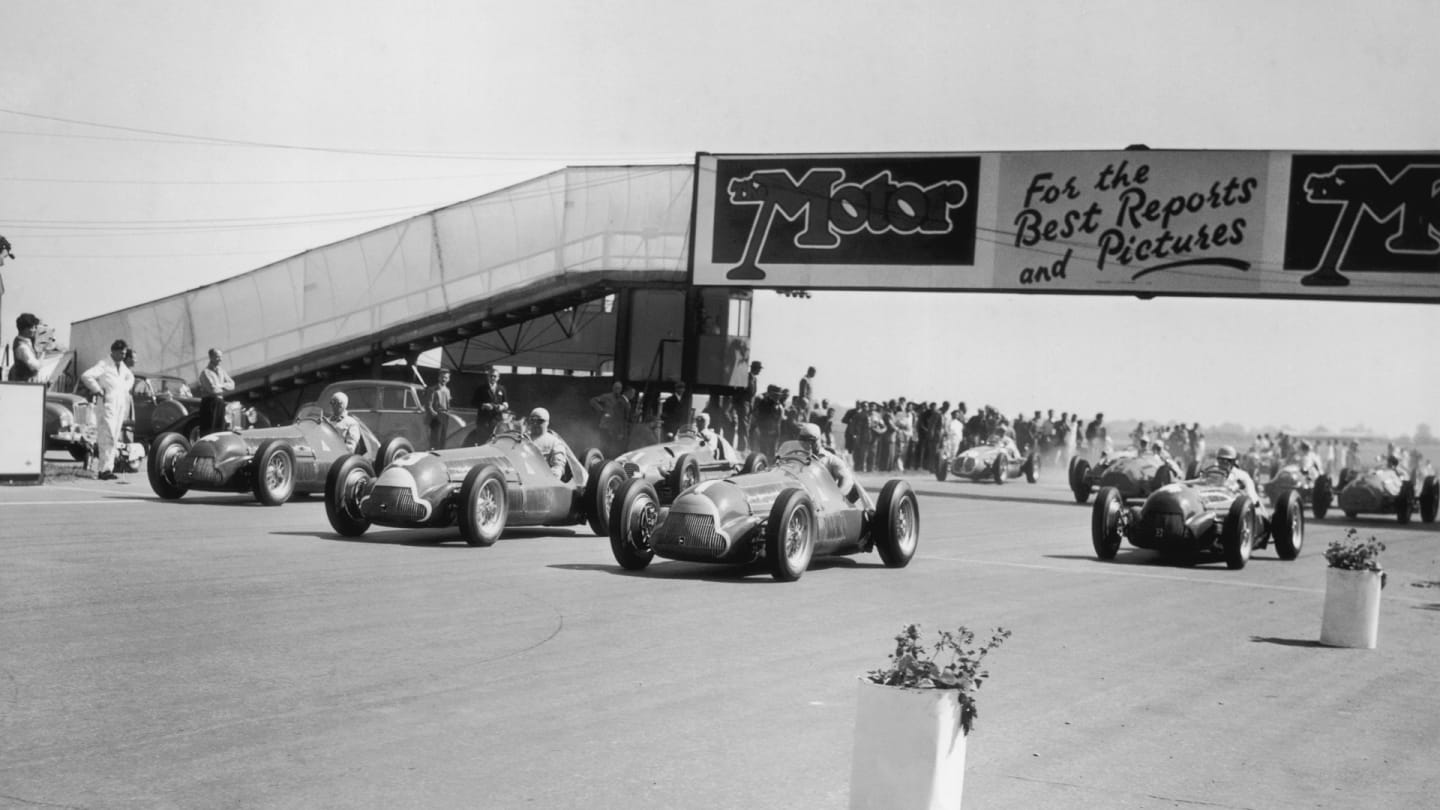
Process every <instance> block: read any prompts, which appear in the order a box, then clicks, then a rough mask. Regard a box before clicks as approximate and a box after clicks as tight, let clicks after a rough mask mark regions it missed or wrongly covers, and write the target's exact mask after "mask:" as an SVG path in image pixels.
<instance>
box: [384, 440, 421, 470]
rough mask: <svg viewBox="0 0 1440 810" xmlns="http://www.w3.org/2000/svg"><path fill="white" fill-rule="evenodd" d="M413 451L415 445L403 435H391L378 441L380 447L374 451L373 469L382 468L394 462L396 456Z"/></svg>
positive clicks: (400, 456) (405, 454)
mask: <svg viewBox="0 0 1440 810" xmlns="http://www.w3.org/2000/svg"><path fill="white" fill-rule="evenodd" d="M413 452H415V445H413V444H411V443H410V440H409V439H407V438H405V437H404V436H391V437H390V438H388V439H386V440H385V441H383V442H381V443H380V449H379V450H378V451H377V452H376V453H375V469H377V470H383V469H385V468H386V467H389V466H390V465H391V464H394V463H395V460H396V459H398V458H403V457H405V456H408V455H410V454H411V453H413Z"/></svg>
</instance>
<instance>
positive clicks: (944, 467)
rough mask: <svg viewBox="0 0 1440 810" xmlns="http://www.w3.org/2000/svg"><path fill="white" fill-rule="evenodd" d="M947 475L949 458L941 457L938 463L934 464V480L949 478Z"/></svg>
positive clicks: (948, 474) (948, 472) (948, 473)
mask: <svg viewBox="0 0 1440 810" xmlns="http://www.w3.org/2000/svg"><path fill="white" fill-rule="evenodd" d="M949 477H950V460H949V459H941V460H940V463H938V464H936V465H935V480H936V481H944V480H945V479H946V478H949Z"/></svg>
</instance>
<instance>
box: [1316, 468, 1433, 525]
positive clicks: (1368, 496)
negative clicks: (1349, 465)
mask: <svg viewBox="0 0 1440 810" xmlns="http://www.w3.org/2000/svg"><path fill="white" fill-rule="evenodd" d="M1416 478H1419V479H1420V484H1419V487H1418V492H1417V487H1416V481H1415V479H1416ZM1327 494H1328V493H1327ZM1335 500H1336V503H1337V505H1338V506H1339V507H1340V511H1342V512H1344V513H1345V517H1347V518H1355V517H1358V516H1360V515H1361V514H1367V513H1374V512H1379V513H1385V514H1391V515H1394V516H1395V518H1396V520H1398V521H1399V522H1401V523H1409V522H1410V518H1411V516H1412V515H1413V514H1414V513H1415V508H1416V507H1417V506H1418V507H1419V509H1420V519H1421V520H1423V521H1425V522H1426V523H1434V522H1435V516H1436V511H1437V509H1440V480H1437V478H1436V476H1435V471H1434V468H1433V467H1431V466H1429V465H1428V464H1427V465H1426V466H1425V467H1424V468H1422V469H1421V470H1420V471H1419V473H1418V474H1417V475H1415V476H1412V475H1410V474H1409V473H1408V472H1406V471H1405V470H1402V469H1399V468H1394V467H1389V466H1383V465H1382V466H1379V467H1374V468H1372V469H1370V470H1365V471H1361V472H1358V473H1357V472H1355V471H1354V470H1344V471H1342V472H1341V474H1340V491H1339V492H1338V493H1336V499H1335Z"/></svg>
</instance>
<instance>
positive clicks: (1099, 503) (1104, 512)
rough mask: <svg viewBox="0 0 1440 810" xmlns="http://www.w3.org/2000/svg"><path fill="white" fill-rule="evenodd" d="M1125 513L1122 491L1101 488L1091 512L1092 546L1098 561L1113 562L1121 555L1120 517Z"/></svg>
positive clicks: (1113, 488) (1112, 488)
mask: <svg viewBox="0 0 1440 810" xmlns="http://www.w3.org/2000/svg"><path fill="white" fill-rule="evenodd" d="M1124 511H1125V499H1124V498H1122V497H1120V490H1118V489H1116V488H1115V487H1101V488H1100V493H1099V494H1098V495H1096V496H1095V505H1094V506H1093V507H1091V511H1090V545H1091V546H1093V547H1094V548H1095V557H1096V558H1097V559H1101V560H1113V559H1115V555H1116V554H1117V553H1119V551H1120V541H1121V539H1122V534H1121V530H1120V515H1121V513H1122V512H1124Z"/></svg>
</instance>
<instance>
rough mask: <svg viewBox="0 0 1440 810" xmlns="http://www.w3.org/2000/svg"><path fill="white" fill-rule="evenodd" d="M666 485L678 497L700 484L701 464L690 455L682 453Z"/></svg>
mask: <svg viewBox="0 0 1440 810" xmlns="http://www.w3.org/2000/svg"><path fill="white" fill-rule="evenodd" d="M665 483H666V484H668V485H669V487H670V491H671V492H672V493H674V494H676V495H679V494H680V493H682V492H684V491H685V490H687V489H689V488H690V487H693V486H695V485H696V484H698V483H700V462H699V461H697V460H696V459H695V456H693V455H691V454H689V453H681V454H680V457H679V458H677V459H675V466H674V467H673V468H671V470H670V474H669V475H667V476H666V477H665Z"/></svg>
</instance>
